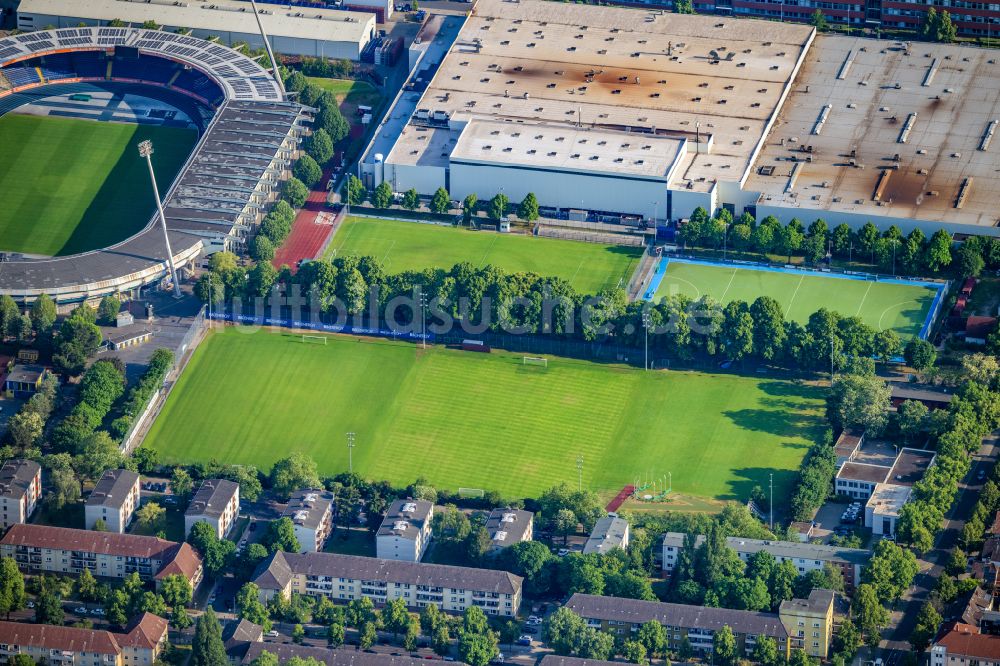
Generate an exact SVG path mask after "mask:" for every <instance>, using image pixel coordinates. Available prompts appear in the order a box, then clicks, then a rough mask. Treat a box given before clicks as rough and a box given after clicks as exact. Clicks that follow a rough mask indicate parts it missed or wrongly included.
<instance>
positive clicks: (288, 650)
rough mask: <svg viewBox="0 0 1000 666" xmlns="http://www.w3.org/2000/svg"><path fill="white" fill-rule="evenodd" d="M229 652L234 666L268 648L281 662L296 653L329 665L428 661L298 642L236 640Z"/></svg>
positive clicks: (414, 665) (409, 665)
mask: <svg viewBox="0 0 1000 666" xmlns="http://www.w3.org/2000/svg"><path fill="white" fill-rule="evenodd" d="M226 652H227V654H228V656H229V663H231V664H233V666H240V665H241V664H245V665H249V664H252V663H253V662H254V660H255V659H257V658H258V657H260V655H262V654H263V653H265V652H267V653H269V654H273V655H274V656H275V657H277V659H278V663H279V664H284V663H286V662H288V661H289V660H291V659H294V658H296V657H298V658H299V659H305V660H309V659H314V660H316V661H317V662H319V663H320V664H325V665H326V666H423V665H424V664H426V663H427V662H426V661H424V660H422V659H420V658H419V657H411V656H410V655H409V654H399V653H398V652H397V653H394V654H388V653H385V652H374V651H367V652H362V651H360V650H355V649H354V648H348V647H342V648H335V649H331V648H324V647H314V646H310V645H296V644H294V643H261V642H256V641H245V642H242V643H235V644H233V646H232V647H231V648H229V649H227V650H226Z"/></svg>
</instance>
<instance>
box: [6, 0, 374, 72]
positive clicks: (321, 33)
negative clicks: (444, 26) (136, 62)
mask: <svg viewBox="0 0 1000 666" xmlns="http://www.w3.org/2000/svg"><path fill="white" fill-rule="evenodd" d="M258 11H259V12H260V20H261V23H263V25H264V30H265V32H267V35H268V37H269V38H270V40H271V46H272V47H273V48H274V50H275V51H276V52H277V53H281V54H285V55H297V56H312V57H326V58H344V59H348V60H358V59H359V58H360V57H361V52H362V51H363V50H364V48H365V46H366V45H367V44H368V42H369V41H371V39H372V37H374V36H375V14H374V13H368V12H348V11H340V10H334V9H319V8H316V9H313V8H304V7H283V6H281V5H271V4H264V5H260V6H259V7H258ZM114 20H119V21H124V22H125V23H126V24H130V25H133V26H140V25H142V24H143V23H144V22H146V21H154V22H156V23H157V24H158V25H161V26H162V29H163V30H166V31H169V32H176V31H177V30H179V29H182V28H185V29H188V30H190V31H191V35H192V36H193V37H199V38H202V39H208V38H210V37H218V38H219V40H221V41H222V42H223V43H224V44H227V45H230V46H231V45H233V44H235V43H237V42H246V43H247V44H248V45H249V46H250V48H252V49H261V48H263V47H264V43H263V41H261V37H260V31H259V30H258V28H257V21H256V18H255V17H254V14H253V8H252V6H251V5H250V3H249V2H236V1H232V0H212V1H211V2H199V1H198V0H186V1H182V2H175V1H174V0H87V1H86V2H80V0H21V5H20V6H19V7H18V10H17V27H18V29H20V30H25V31H30V30H40V29H42V28H46V27H51V26H54V27H56V28H76V27H78V26H80V25H81V24H83V25H88V26H94V25H96V26H105V25H107V24H108V23H110V22H111V21H114Z"/></svg>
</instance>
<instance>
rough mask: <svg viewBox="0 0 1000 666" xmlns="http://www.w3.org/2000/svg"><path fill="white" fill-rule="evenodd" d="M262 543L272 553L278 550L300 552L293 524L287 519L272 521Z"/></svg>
mask: <svg viewBox="0 0 1000 666" xmlns="http://www.w3.org/2000/svg"><path fill="white" fill-rule="evenodd" d="M262 542H263V544H264V546H266V547H267V549H268V550H269V551H270V552H272V553H274V552H277V551H279V550H283V551H285V552H286V553H297V552H299V550H301V545H300V544H299V540H298V537H296V536H295V523H293V522H292V519H291V518H288V517H285V518H279V519H278V520H272V521H271V523H270V524H269V525H268V526H267V533H266V534H265V535H264V538H263V539H262Z"/></svg>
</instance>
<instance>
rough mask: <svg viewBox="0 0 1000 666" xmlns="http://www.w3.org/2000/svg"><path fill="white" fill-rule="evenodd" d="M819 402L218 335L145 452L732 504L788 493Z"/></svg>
mask: <svg viewBox="0 0 1000 666" xmlns="http://www.w3.org/2000/svg"><path fill="white" fill-rule="evenodd" d="M821 411H822V399H821V391H820V390H818V389H815V388H813V387H809V386H805V385H799V384H795V383H791V382H788V381H783V380H776V379H769V378H762V377H739V376H735V375H715V374H703V373H696V372H667V371H657V372H643V371H641V370H635V369H631V368H626V367H622V366H615V365H601V364H596V363H590V362H585V361H575V360H570V359H564V358H552V359H550V362H549V364H548V369H547V370H544V369H541V368H538V367H536V366H529V367H528V368H525V367H524V366H522V363H521V356H520V355H516V354H509V353H493V354H488V355H487V354H472V353H468V352H461V351H457V350H450V349H443V348H431V349H429V350H427V351H421V350H419V349H417V348H416V347H414V346H413V345H410V344H407V343H401V342H390V341H385V340H370V339H358V338H352V337H346V336H332V337H330V338H329V340H328V344H326V345H305V344H302V342H301V336H299V335H295V334H290V333H289V334H285V333H280V332H277V331H270V330H265V331H261V332H257V333H249V332H247V329H240V328H227V329H225V330H222V331H218V332H215V333H213V334H212V335H211V337H210V338H209V339H208V340H206V341H205V342H204V343H203V344H202V345H201V346H200V347H199V349H198V350H197V352H196V353H195V355H194V357H193V358H192V360H191V362H190V365H189V366H188V367H187V369H186V370H185V371H184V373H183V374H182V376H181V377H180V379H179V381H178V382H177V384H176V386H175V387H174V389H173V392H172V393H171V395H170V397H169V399H168V400H167V403H166V405H165V406H164V408H163V411H162V412H161V413H160V415H159V417H158V418H157V420H156V422H155V423H154V424H153V427H152V429H151V431H150V433H149V435H148V436H147V438H146V442H145V445H146V446H150V447H152V448H154V449H156V450H157V451H159V453H160V455H161V456H162V457H163V458H164V459H165V460H167V461H170V462H178V463H181V462H183V463H189V462H197V461H208V460H210V459H213V458H214V459H218V460H219V461H221V462H227V463H243V464H251V465H257V466H258V467H260V468H262V469H263V470H268V469H269V468H270V467H271V465H272V464H273V463H274V462H275V461H276V460H278V459H280V458H283V457H285V456H287V455H288V454H289V453H291V452H293V451H301V452H302V453H305V454H307V455H309V456H312V457H313V458H314V459H315V460H316V462H317V463H318V465H319V469H320V472H321V473H322V474H324V475H325V474H334V473H337V472H341V471H344V470H346V469H347V466H348V452H347V447H346V438H345V433H347V432H351V431H353V432H355V433H356V447H355V449H354V467H355V471H358V472H360V473H361V474H363V475H364V476H366V477H369V478H372V479H386V480H389V481H391V482H393V483H395V484H408V483H412V482H413V481H414V480H415V479H416V478H417V477H420V476H423V477H426V478H427V479H428V480H429V482H430V483H432V484H434V485H437V486H439V487H442V488H451V489H457V488H459V487H468V488H483V489H496V490H498V491H500V492H501V493H503V494H504V495H506V496H508V497H525V496H535V495H537V494H538V493H539V492H540V491H542V490H544V489H545V488H548V487H550V486H552V485H553V484H555V483H558V482H561V481H567V482H571V483H574V484H575V483H576V482H577V469H576V460H577V457H578V456H582V457H583V460H584V468H583V479H584V483H585V484H586V485H587V486H588V487H590V488H592V489H593V490H596V491H601V492H604V491H610V490H614V491H617V490H619V489H621V487H622V486H623V485H625V484H627V483H632V482H634V481H635V480H636V478H637V477H639V476H642V475H653V476H654V477H659V476H661V475H663V474H666V473H667V472H668V471H669V472H671V473H672V474H673V488H674V490H675V491H677V492H679V493H684V494H688V495H695V496H700V497H714V498H743V499H745V498H746V497H747V496H748V494H749V492H750V490H751V489H752V488H753V486H754V485H758V484H760V485H764V486H766V484H767V479H768V473H769V472H772V471H773V472H774V483H775V492H776V494H777V496H779V497H782V496H784V495H785V493H787V492H788V491H789V488H790V486H791V484H792V482H793V480H794V478H795V470H797V469H798V467H799V465H800V463H801V460H802V456H803V455H804V454H805V452H806V449H807V448H808V446H809V443H810V441H811V440H812V439H814V438H815V437H817V436H818V434H819V433H820V431H821V429H822V419H821V418H820V415H821Z"/></svg>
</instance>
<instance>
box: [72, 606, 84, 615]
mask: <svg viewBox="0 0 1000 666" xmlns="http://www.w3.org/2000/svg"><path fill="white" fill-rule="evenodd" d="M73 612H74V613H76V614H77V615H86V614H87V607H86V606H77V607H76V608H74V609H73Z"/></svg>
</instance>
